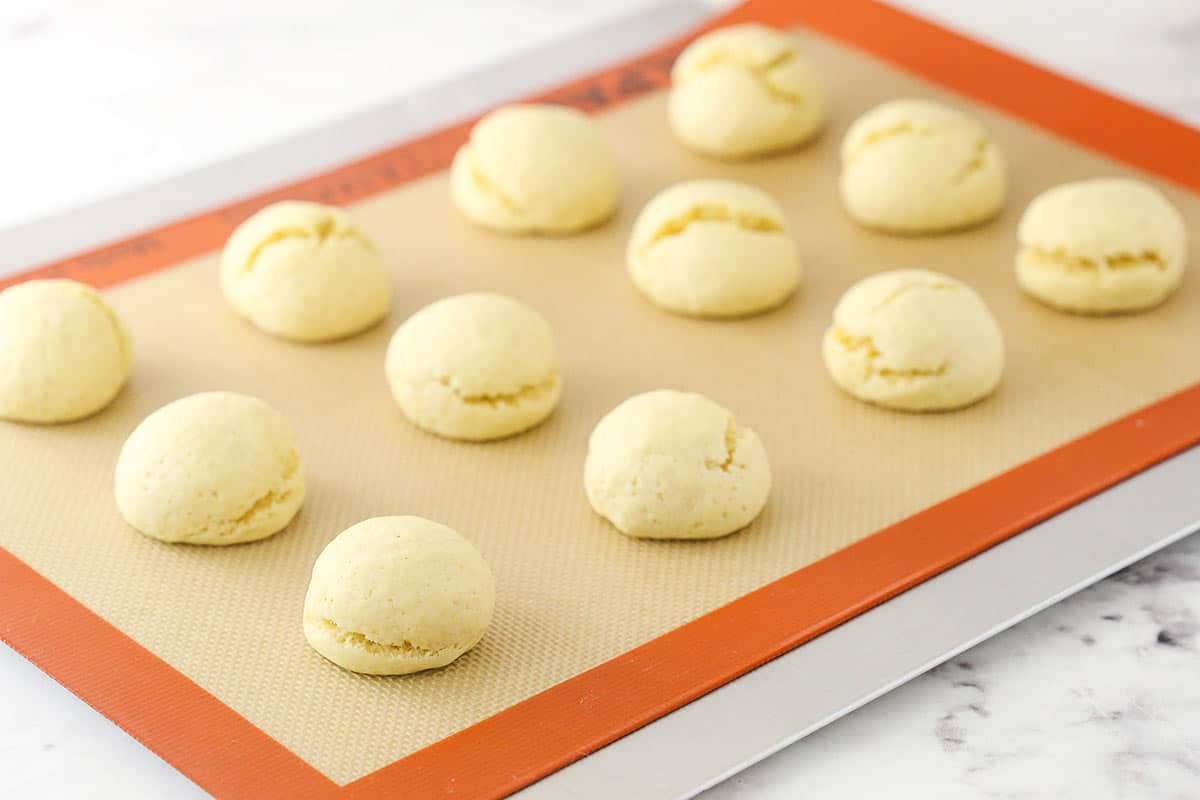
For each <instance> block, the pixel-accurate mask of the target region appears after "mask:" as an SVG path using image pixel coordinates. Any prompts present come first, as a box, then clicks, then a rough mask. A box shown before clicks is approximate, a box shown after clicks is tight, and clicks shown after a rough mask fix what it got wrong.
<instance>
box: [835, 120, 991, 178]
mask: <svg viewBox="0 0 1200 800" xmlns="http://www.w3.org/2000/svg"><path fill="white" fill-rule="evenodd" d="M937 130H938V127H937V126H933V125H918V124H916V123H913V122H899V123H896V124H895V125H890V126H888V127H886V128H880V129H879V130H875V131H871V132H870V133H868V134H867V135H866V136H864V137H863V139H862V141H860V142H859V143H858V145H857V146H856V147H855V148H854V149H853V150H851V151H850V152H849V153H848V154H847V155H846V159H845V162H846V164H852V163H854V162H855V161H856V160H857V159H858V158H859V157H860V156H861V155H862V154H863V153H864V152H866V151H867V150H869V149H870V148H872V147H874V146H875V145H877V144H879V143H880V142H882V141H884V140H886V139H894V138H896V137H899V136H905V135H908V136H931V135H932V134H934V133H936V132H937ZM989 144H990V142H989V141H988V139H987V138H986V137H981V138H978V139H976V141H975V145H974V149H973V151H972V153H971V156H970V157H969V158H968V159H967V160H966V161H964V162H963V164H962V166H961V167H959V168H958V169H957V170H956V171H955V172H954V175H953V176H952V177H951V178H950V182H951V183H952V184H960V183H962V182H963V181H965V180H966V179H967V178H969V177H971V175H973V174H975V173H976V172H979V171H980V170H981V169H983V165H984V163H985V162H986V160H987V159H986V156H987V149H988V146H989Z"/></svg>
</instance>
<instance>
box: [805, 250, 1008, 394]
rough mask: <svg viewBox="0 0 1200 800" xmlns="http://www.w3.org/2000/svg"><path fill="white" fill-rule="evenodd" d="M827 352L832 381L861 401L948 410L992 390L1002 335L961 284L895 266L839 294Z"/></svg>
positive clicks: (975, 296)
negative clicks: (890, 270)
mask: <svg viewBox="0 0 1200 800" xmlns="http://www.w3.org/2000/svg"><path fill="white" fill-rule="evenodd" d="M824 356H825V366H826V368H827V369H828V370H829V375H830V376H831V377H832V378H833V382H834V383H835V384H837V385H838V386H840V387H841V388H842V389H845V390H846V391H847V392H849V393H850V394H852V395H854V396H855V397H857V398H859V399H861V400H866V401H867V402H870V403H875V404H877V405H881V406H886V407H888V408H895V409H901V410H904V411H946V410H951V409H955V408H961V407H963V406H968V405H970V404H972V403H974V402H976V401H978V400H980V399H982V398H984V397H986V396H987V395H989V394H991V393H992V392H993V391H994V390H995V389H996V386H997V385H998V384H999V383H1000V375H1001V373H1002V372H1003V370H1004V339H1003V336H1002V334H1001V332H1000V326H999V325H998V324H997V323H996V320H995V318H994V317H993V316H992V313H991V311H989V310H988V307H987V305H985V304H984V302H983V300H982V298H980V297H979V295H978V294H976V292H975V290H974V289H972V288H971V287H969V286H967V285H966V284H965V283H962V282H960V281H957V280H955V279H954V278H951V277H950V276H948V275H942V274H939V273H936V272H929V271H926V270H914V269H907V270H896V271H894V272H883V273H880V274H878V275H872V276H871V277H869V278H866V279H864V280H861V281H859V282H858V283H856V284H855V285H854V286H852V287H850V289H849V290H848V291H847V292H846V293H845V294H844V295H843V296H842V299H841V300H840V301H838V304H837V307H836V308H834V310H833V325H832V326H831V327H830V328H829V329H828V330H827V331H826V332H825V342H824Z"/></svg>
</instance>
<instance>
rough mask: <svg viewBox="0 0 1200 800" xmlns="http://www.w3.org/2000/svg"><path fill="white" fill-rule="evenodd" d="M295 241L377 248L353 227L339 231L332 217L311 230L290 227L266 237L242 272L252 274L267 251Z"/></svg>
mask: <svg viewBox="0 0 1200 800" xmlns="http://www.w3.org/2000/svg"><path fill="white" fill-rule="evenodd" d="M295 239H314V240H315V243H316V244H317V245H323V244H325V243H326V242H328V241H330V240H338V241H352V242H358V243H359V244H360V245H362V247H363V248H364V249H366V250H367V251H369V252H372V253H374V252H375V246H374V245H373V244H371V241H370V240H369V239H367V237H365V236H363V235H362V233H361V232H359V230H358V229H357V228H352V227H351V228H346V229H344V230H338V229H337V223H336V221H335V220H334V219H333V218H332V217H324V218H322V219H320V220H318V221H317V222H316V223H314V225H313V227H311V228H307V227H304V226H301V225H288V226H285V227H283V228H279V229H277V230H275V231H274V232H272V233H271V234H270V235H269V236H266V237H264V238H263V239H262V240H261V241H259V242H258V244H256V245H254V249H253V250H251V251H250V255H248V256H247V257H246V263H244V264H242V269H241V271H242V272H252V271H253V270H254V266H255V263H256V262H257V261H258V259H259V257H260V256H262V254H263V252H264V251H265V250H267V249H268V248H270V247H272V246H273V245H277V244H279V243H281V242H286V241H289V240H295Z"/></svg>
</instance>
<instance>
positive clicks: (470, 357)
mask: <svg viewBox="0 0 1200 800" xmlns="http://www.w3.org/2000/svg"><path fill="white" fill-rule="evenodd" d="M385 373H386V375H387V380H388V384H389V385H390V386H391V389H392V396H393V397H394V398H395V399H396V403H397V404H399V406H400V409H401V410H402V411H403V412H404V414H405V416H407V417H408V418H409V419H410V420H411V421H412V422H413V423H414V424H416V425H417V426H418V427H420V428H424V429H425V430H427V431H430V432H432V433H436V434H438V435H439V436H445V437H448V438H450V439H466V440H472V441H483V440H486V439H500V438H503V437H505V436H511V435H513V434H515V433H520V432H521V431H524V430H528V429H529V428H532V427H534V426H535V425H537V424H538V423H540V422H541V421H542V420H544V419H545V418H546V417H548V416H550V414H551V412H553V411H554V408H555V406H557V405H558V398H559V395H560V394H561V393H562V383H561V381H560V380H559V376H558V358H557V356H556V355H555V350H554V336H553V334H552V333H551V331H550V325H549V324H548V323H547V322H546V320H545V319H544V318H543V317H542V315H541V314H539V313H537V312H536V311H534V310H533V309H532V308H530V307H529V306H527V305H525V304H523V303H520V302H517V301H516V300H513V299H512V298H509V297H504V296H502V295H497V294H486V293H477V294H463V295H458V296H455V297H447V298H445V299H443V300H439V301H438V302H436V303H433V304H432V305H429V306H426V307H425V308H423V309H421V310H420V311H418V312H417V313H416V314H413V315H412V316H411V317H409V318H408V319H407V320H406V321H405V322H404V324H402V325H401V326H400V327H399V328H398V329H397V330H396V333H395V335H393V336H392V341H391V344H390V345H389V346H388V351H387V361H386V364H385Z"/></svg>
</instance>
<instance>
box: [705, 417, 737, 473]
mask: <svg viewBox="0 0 1200 800" xmlns="http://www.w3.org/2000/svg"><path fill="white" fill-rule="evenodd" d="M737 438H738V427H737V420H735V419H734V418H733V417H730V418H729V419H728V420H727V421H726V423H725V460H724V461H714V460H713V459H711V458H709V459H705V461H704V466H705V467H706V468H707V469H719V470H721V472H729V468H730V467H732V466H734V463H733V458H734V455H735V454H736V453H737Z"/></svg>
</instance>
